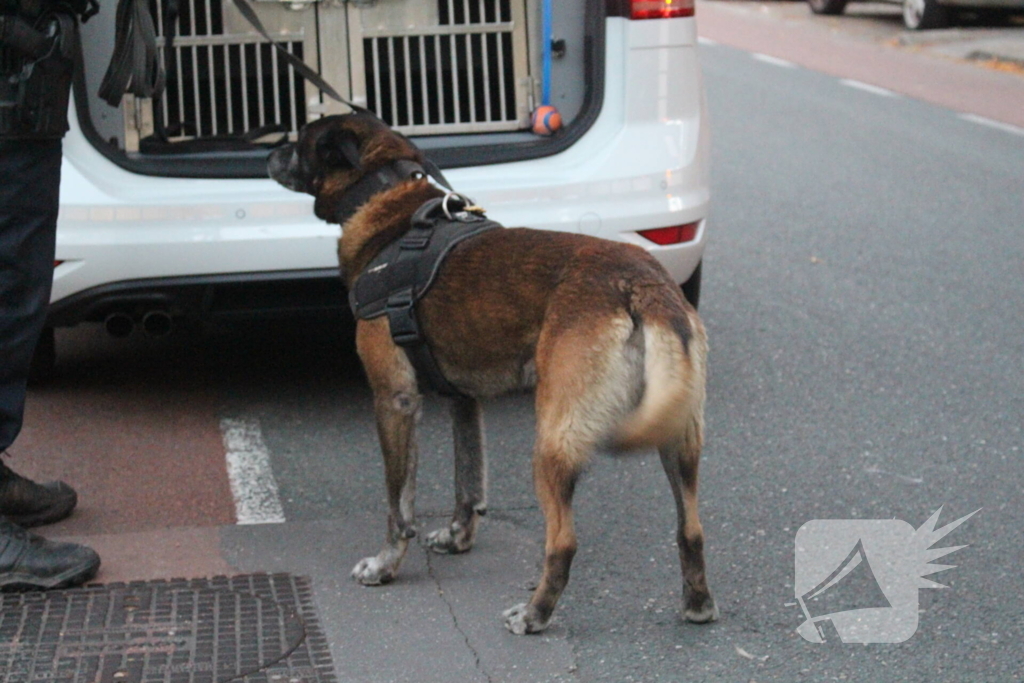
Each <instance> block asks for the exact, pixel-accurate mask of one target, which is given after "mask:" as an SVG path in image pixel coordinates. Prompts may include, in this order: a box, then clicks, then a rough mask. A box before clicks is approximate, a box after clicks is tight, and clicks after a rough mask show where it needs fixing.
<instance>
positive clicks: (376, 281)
mask: <svg viewBox="0 0 1024 683" xmlns="http://www.w3.org/2000/svg"><path fill="white" fill-rule="evenodd" d="M411 222H412V224H411V226H410V228H409V231H408V232H407V233H405V235H403V236H402V237H401V238H399V239H397V240H395V241H394V242H392V243H391V244H389V245H387V246H386V247H384V249H382V250H381V252H380V253H379V254H378V255H377V256H376V257H375V258H374V259H373V260H372V261H370V263H369V264H368V265H367V266H366V268H364V269H363V272H362V273H361V274H360V276H359V277H358V278H357V279H356V281H355V283H354V284H353V286H352V289H351V291H350V292H349V305H350V306H351V307H352V312H353V313H354V314H355V316H356V317H357V318H361V319H363V320H370V319H372V318H377V317H379V316H382V315H387V317H388V323H389V324H390V326H391V338H392V339H394V341H395V343H396V344H398V345H399V346H401V347H403V348H404V349H405V350H406V353H407V354H408V355H409V360H410V361H411V362H412V364H413V367H414V368H415V369H416V375H417V377H420V378H421V379H426V380H427V384H429V385H430V386H431V387H433V389H434V390H435V391H437V392H438V393H440V394H442V395H445V396H458V395H461V392H460V391H459V390H458V389H456V388H455V387H454V386H453V385H452V384H451V383H450V382H449V381H448V380H447V378H445V376H444V374H443V373H442V372H441V369H440V368H439V367H438V365H437V361H436V360H435V359H434V355H433V353H432V352H431V350H430V345H429V343H428V342H427V340H426V339H425V338H424V337H423V331H422V330H421V329H420V325H419V322H418V321H417V319H416V302H418V301H419V300H420V299H421V298H423V295H424V294H426V293H427V291H428V290H429V289H430V287H431V285H433V284H434V280H435V279H436V278H437V274H438V272H439V271H440V269H441V265H442V264H443V263H444V260H445V257H447V256H448V254H449V253H450V252H451V250H452V249H454V248H455V246H456V245H457V244H459V243H460V242H462V241H463V240H466V239H469V238H470V237H473V236H475V235H479V234H480V233H482V232H486V231H488V230H493V229H495V228H500V227H501V225H500V224H498V223H495V222H494V221H492V220H488V219H487V218H486V217H484V216H483V214H482V211H481V210H479V209H477V208H476V207H470V206H469V205H468V202H467V201H466V200H465V199H463V198H462V197H459V196H458V195H456V194H454V193H449V194H447V195H446V196H445V197H443V198H437V199H431V200H430V201H428V202H427V203H426V204H424V205H423V206H421V207H420V208H419V209H417V211H416V213H415V214H413V217H412V221H411Z"/></svg>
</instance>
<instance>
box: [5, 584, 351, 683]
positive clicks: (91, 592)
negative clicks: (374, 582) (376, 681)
mask: <svg viewBox="0 0 1024 683" xmlns="http://www.w3.org/2000/svg"><path fill="white" fill-rule="evenodd" d="M232 680H240V681H245V682H246V683H335V681H336V680H337V679H336V678H335V676H334V673H333V665H332V663H331V657H330V651H329V649H328V646H327V641H326V639H325V638H324V636H323V633H322V632H321V630H320V626H319V621H318V619H317V616H316V611H315V608H314V606H313V602H312V593H311V589H310V586H309V581H308V579H306V578H303V577H294V576H291V575H288V574H272V575H268V574H250V575H243V576H235V577H230V578H229V577H223V576H221V577H215V578H212V579H195V580H173V581H146V582H133V583H128V584H123V583H122V584H109V585H105V586H89V587H86V588H77V589H72V590H65V591H52V592H47V593H21V594H7V595H3V596H2V597H0V683H35V682H37V681H47V682H53V683H220V682H222V681H232Z"/></svg>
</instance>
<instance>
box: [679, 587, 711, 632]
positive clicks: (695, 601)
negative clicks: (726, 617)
mask: <svg viewBox="0 0 1024 683" xmlns="http://www.w3.org/2000/svg"><path fill="white" fill-rule="evenodd" d="M687 602H688V605H687V607H686V609H684V610H683V618H684V619H686V620H687V621H689V622H690V623H693V624H710V623H711V622H712V621H717V620H718V605H716V604H715V599H714V598H712V597H711V595H709V594H707V593H705V594H704V595H703V596H699V597H691V598H690V599H689V600H688V601H687Z"/></svg>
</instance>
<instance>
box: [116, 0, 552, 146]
mask: <svg viewBox="0 0 1024 683" xmlns="http://www.w3.org/2000/svg"><path fill="white" fill-rule="evenodd" d="M166 2H167V0H150V9H151V11H152V12H153V16H154V18H155V23H156V30H157V36H158V46H159V47H160V61H161V64H162V65H163V66H164V69H165V71H166V75H167V86H166V90H165V93H164V96H163V97H162V98H160V99H159V100H158V101H156V103H155V106H156V111H154V102H151V101H148V100H137V99H135V98H132V97H130V96H128V97H125V100H124V104H123V109H124V115H125V116H124V120H125V149H126V150H127V151H129V152H137V151H139V149H140V140H141V139H143V138H146V137H147V136H150V135H152V133H153V131H154V129H155V127H156V126H155V125H154V115H155V116H156V117H157V118H156V121H158V122H159V121H162V123H163V128H164V130H165V131H166V133H167V137H168V140H169V141H170V142H172V143H173V142H180V141H185V140H212V139H223V138H225V137H230V136H236V137H240V136H243V135H246V134H251V133H252V132H253V131H256V130H258V129H266V130H273V131H278V132H283V133H286V134H289V135H290V136H291V137H294V134H295V132H296V131H297V130H298V129H299V128H300V127H301V126H302V125H303V124H305V123H306V122H307V120H308V119H309V118H310V117H315V116H316V115H319V114H321V113H333V112H340V111H345V110H347V108H346V107H344V106H343V105H338V104H336V103H334V102H333V101H331V100H330V99H329V98H326V96H323V97H321V95H320V93H319V91H318V90H317V89H316V88H314V87H313V86H311V85H309V84H308V83H306V82H305V81H304V80H303V79H302V78H301V77H300V76H299V75H298V74H297V73H295V70H294V69H293V68H292V67H291V66H290V65H289V64H288V63H287V62H286V61H285V60H284V59H283V58H281V57H280V55H279V54H278V53H277V51H276V50H275V49H273V47H272V46H271V45H269V44H268V43H267V42H266V41H265V40H264V39H263V38H262V37H261V36H260V35H259V34H258V33H257V32H256V31H255V29H254V28H253V27H252V26H251V25H250V24H249V23H248V22H247V21H246V20H245V19H244V18H243V17H242V15H241V14H240V13H239V12H238V10H237V9H236V8H235V7H234V5H233V3H232V2H231V0H179V7H180V9H179V13H178V17H177V21H176V24H175V31H174V33H175V35H174V41H173V48H172V50H171V52H170V54H166V51H165V50H164V48H163V44H164V37H165V36H166V35H167V28H168V27H167V26H165V25H164V22H165V16H164V6H165V4H166ZM253 6H254V8H255V10H256V12H257V13H258V15H259V16H260V19H261V21H262V22H263V23H264V25H265V26H266V28H267V30H268V32H269V33H270V34H271V35H272V36H273V37H274V39H275V40H276V41H278V42H279V43H281V44H282V45H283V46H284V47H285V48H286V49H287V50H288V51H289V52H291V53H292V54H294V55H296V56H297V57H299V58H300V59H302V60H303V61H305V62H306V63H307V64H308V65H310V66H311V67H313V68H314V69H317V70H319V71H320V72H321V74H322V75H323V76H324V77H325V78H326V79H327V80H328V82H330V83H331V84H332V85H334V87H335V88H336V89H337V90H338V91H339V92H341V93H342V94H348V96H349V97H350V98H351V100H352V101H354V102H356V103H359V104H362V105H364V106H366V107H367V108H368V109H371V110H372V111H374V112H376V113H377V114H378V115H379V116H380V117H381V118H382V119H383V120H385V121H386V122H388V123H389V124H390V125H392V126H394V127H395V128H396V129H398V130H400V131H402V132H403V133H406V134H410V135H437V134H449V133H484V132H495V131H510V130H519V129H523V128H526V127H528V125H529V113H530V110H531V104H532V101H531V98H532V90H533V85H532V81H531V78H530V59H529V55H528V52H527V31H526V28H527V26H526V23H527V22H526V13H527V0H370V1H368V0H358V1H353V2H342V1H341V0H320V1H317V0H287V1H285V2H279V1H278V0H256V2H254V3H253Z"/></svg>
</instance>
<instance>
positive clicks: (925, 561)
mask: <svg viewBox="0 0 1024 683" xmlns="http://www.w3.org/2000/svg"><path fill="white" fill-rule="evenodd" d="M940 512H942V508H939V509H938V510H936V511H935V513H934V514H933V515H932V516H931V517H929V518H928V521H926V522H925V523H924V524H922V525H921V526H920V528H918V529H914V527H912V526H910V525H909V524H908V523H906V522H904V521H902V520H899V519H860V520H854V519H816V520H812V521H810V522H807V523H806V524H804V525H803V526H802V527H800V529H799V531H797V532H796V580H795V582H794V590H795V592H796V599H797V601H798V602H799V604H800V608H801V609H802V610H803V613H804V617H805V619H804V622H803V623H802V624H800V626H799V627H798V628H797V633H799V634H800V635H801V637H803V638H804V640H808V641H810V642H812V643H821V642H825V641H830V640H835V639H836V638H838V639H839V640H841V641H842V642H844V643H902V642H903V641H905V640H907V639H909V638H910V637H911V636H913V635H914V633H916V632H917V624H918V621H917V615H918V608H917V606H918V602H917V598H918V596H917V591H918V589H920V588H944V587H945V586H944V585H943V584H940V583H935V582H934V581H931V580H929V579H926V578H924V577H925V576H928V575H930V574H935V573H936V572H940V571H944V570H946V569H952V568H953V566H955V565H941V564H931V562H932V560H937V559H938V558H940V557H943V556H944V555H948V554H949V553H952V552H954V551H956V550H960V549H961V548H964V547H965V546H962V545H961V546H954V547H950V548H932V547H931V546H932V545H933V544H935V543H936V542H938V541H939V540H940V539H941V538H942V537H943V536H945V535H946V534H948V533H949V532H951V531H953V529H956V528H957V527H958V526H960V525H961V524H963V523H964V522H966V521H967V520H968V519H970V518H971V517H972V516H974V515H975V514H977V513H978V510H975V511H974V512H972V513H971V514H969V515H966V516H964V517H961V518H960V519H958V520H956V521H955V522H950V523H949V524H947V525H946V526H944V527H942V528H940V529H936V528H935V524H936V522H938V519H939V513H940Z"/></svg>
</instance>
